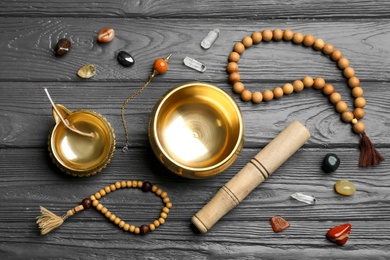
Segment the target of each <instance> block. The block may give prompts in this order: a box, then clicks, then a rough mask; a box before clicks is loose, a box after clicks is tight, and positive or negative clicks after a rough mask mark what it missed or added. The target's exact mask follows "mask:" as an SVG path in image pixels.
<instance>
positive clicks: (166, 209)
mask: <svg viewBox="0 0 390 260" xmlns="http://www.w3.org/2000/svg"><path fill="white" fill-rule="evenodd" d="M169 211H170V210H169V209H168V208H167V207H163V209H162V212H165V213H167V214H168V213H169Z"/></svg>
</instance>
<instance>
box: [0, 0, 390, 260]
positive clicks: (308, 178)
mask: <svg viewBox="0 0 390 260" xmlns="http://www.w3.org/2000/svg"><path fill="white" fill-rule="evenodd" d="M0 7H1V8H0V91H1V92H0V93H1V94H0V201H1V210H0V258H1V259H68V258H69V259H122V258H130V259H389V258H390V249H389V246H390V228H389V227H390V216H389V215H390V203H389V198H390V197H389V194H390V174H389V157H390V149H389V148H390V134H389V121H390V113H389V111H390V90H389V81H390V76H389V75H390V73H389V67H390V56H389V55H390V44H389V41H390V2H389V1H387V0H378V1H367V0H354V1H335V0H325V1H320V2H319V1H301V0H300V1H291V0H288V1H216V0H214V1H179V2H178V1H172V0H163V1H125V0H121V1H113V2H109V1H91V0H86V1H73V2H71V1H58V0H50V1H9V0H5V1H0ZM105 26H111V27H113V28H114V29H115V31H116V36H115V39H114V41H113V42H111V43H108V44H99V43H96V34H97V32H98V31H99V30H100V29H101V28H102V27H105ZM214 28H219V30H220V37H219V38H218V40H217V41H216V43H215V44H214V46H213V47H212V48H211V49H209V50H203V49H202V48H201V47H200V45H199V44H200V41H201V40H202V38H203V37H204V36H205V35H206V34H207V33H208V32H209V31H210V30H212V29H214ZM275 28H281V29H291V30H293V31H295V32H302V33H303V34H308V33H310V34H312V35H314V36H315V37H316V38H322V39H323V40H324V41H325V42H329V43H332V44H333V45H334V46H335V47H336V48H337V49H339V50H341V51H342V52H343V54H344V56H345V57H347V58H348V59H349V60H350V64H351V66H352V67H353V68H354V69H355V71H356V75H357V76H358V77H359V78H360V80H361V86H362V87H363V89H364V97H365V98H366V100H367V105H366V107H365V111H366V117H365V118H364V120H363V121H364V123H365V124H366V126H367V133H368V135H369V136H370V138H371V140H372V141H373V143H375V145H376V147H377V148H378V150H379V151H380V153H381V154H382V155H383V156H384V157H385V159H386V160H385V161H384V162H382V164H380V165H379V166H376V167H372V168H368V169H362V168H359V167H358V156H359V148H358V143H359V138H358V136H357V135H355V134H354V133H353V132H352V130H351V126H350V125H348V124H345V123H343V122H342V121H341V120H340V116H339V114H337V113H336V112H335V110H334V107H333V105H332V104H330V103H329V101H328V100H327V98H326V97H325V96H324V95H323V94H321V93H320V91H317V90H314V89H305V90H304V91H302V92H301V93H295V94H292V95H290V96H286V97H283V98H281V99H279V100H276V101H272V102H269V103H262V104H252V103H244V102H242V101H240V98H239V96H237V95H235V94H234V93H233V92H232V90H231V85H230V84H229V83H228V81H227V77H228V75H227V73H226V72H225V67H226V64H227V56H228V54H229V53H230V51H231V50H232V47H233V44H234V43H235V42H237V41H240V40H241V39H242V38H243V37H244V36H247V35H250V34H251V33H252V32H253V31H256V30H258V31H262V30H264V29H275ZM63 37H67V38H69V39H70V40H71V41H72V43H73V48H72V50H71V52H70V53H69V54H67V55H66V56H64V57H56V56H55V55H53V46H54V45H55V44H56V42H57V41H58V40H59V39H60V38H63ZM120 50H125V51H128V52H129V53H131V54H132V55H133V56H134V58H135V60H136V64H135V65H134V66H133V67H132V68H124V67H122V66H120V65H119V64H118V62H117V61H116V54H117V52H118V51H120ZM171 52H172V53H173V56H172V58H171V60H170V64H169V66H170V67H169V71H168V72H167V73H166V74H164V75H160V76H158V78H156V79H155V80H154V81H153V82H152V84H151V85H150V86H149V87H148V88H147V89H146V90H145V92H143V93H142V94H141V95H139V96H137V97H136V98H135V99H134V100H132V101H131V102H130V103H129V105H128V107H127V110H126V117H127V120H128V128H129V131H130V132H131V136H130V142H131V146H130V151H129V152H128V153H122V152H121V147H123V145H124V142H125V138H124V130H123V127H122V124H121V117H120V107H121V105H122V103H123V102H124V100H125V98H126V97H127V96H129V95H130V94H131V93H133V92H135V91H136V90H137V89H138V88H140V87H141V86H142V85H143V83H144V82H145V81H146V80H147V77H148V75H149V73H150V72H151V68H152V63H153V61H154V60H155V59H156V58H158V57H164V56H166V55H167V54H169V53H171ZM185 56H191V57H193V58H196V59H198V60H200V61H202V62H203V63H205V64H206V66H207V71H206V72H205V73H199V72H196V71H194V70H191V69H189V68H187V67H185V66H184V65H183V58H184V57H185ZM85 63H94V64H96V66H97V74H96V76H95V77H93V78H91V79H88V80H85V79H80V78H78V76H77V75H76V72H77V70H78V69H79V68H80V67H81V66H82V65H84V64H85ZM239 64H240V72H241V77H242V78H243V82H244V83H245V84H246V87H247V88H248V89H250V90H252V91H255V90H261V91H264V90H265V89H266V88H274V87H275V86H277V85H282V84H284V83H287V82H292V81H294V80H295V79H301V78H303V77H304V76H306V75H310V76H312V77H324V78H325V79H326V80H327V81H328V82H330V83H332V84H333V85H334V86H335V88H336V89H337V91H339V92H340V93H341V94H342V96H343V98H344V99H345V100H346V102H347V103H348V105H349V106H352V98H351V95H350V89H349V87H348V86H347V84H346V79H345V78H343V76H342V74H341V72H340V70H339V69H337V67H336V65H335V63H334V62H332V61H331V60H330V59H329V58H328V57H326V56H324V55H321V54H320V53H318V52H316V51H314V50H312V49H311V48H306V47H302V46H296V45H294V44H291V43H290V42H271V43H261V44H259V45H256V46H253V47H251V49H249V50H247V51H246V52H245V53H244V55H243V57H242V59H241V60H240V62H239ZM189 81H204V82H208V83H212V84H215V85H217V86H218V87H220V88H222V89H224V90H226V91H227V92H228V93H230V94H232V96H233V97H234V98H235V100H236V101H237V102H238V104H239V106H240V108H241V110H242V112H243V116H244V120H245V127H246V134H245V144H244V149H243V150H242V152H241V154H240V156H239V158H238V159H237V160H236V162H235V163H234V164H233V165H232V166H231V167H230V168H229V169H228V170H226V171H225V172H224V173H222V174H220V175H218V176H215V177H213V178H210V179H205V180H189V179H184V178H181V177H179V176H176V175H175V174H173V173H171V172H169V171H168V170H167V169H165V168H164V166H162V165H161V164H160V163H159V162H158V160H157V159H156V158H155V156H154V154H153V153H152V151H151V149H150V147H149V141H148V136H147V124H148V120H149V116H150V112H151V110H152V108H153V106H154V104H155V103H156V101H157V100H158V99H159V97H160V96H161V95H162V94H163V93H165V92H166V91H167V90H168V89H170V88H171V87H173V86H176V85H179V84H182V83H186V82H189ZM44 87H46V88H49V91H50V93H51V95H52V97H53V98H54V99H55V101H56V102H58V103H61V104H63V105H65V106H66V107H67V108H69V109H70V110H76V109H81V108H85V109H92V110H95V111H97V112H99V113H101V114H102V115H104V116H105V117H106V118H107V119H108V121H109V122H110V123H111V124H112V125H113V127H114V129H115V133H116V135H117V151H116V152H115V155H114V158H113V160H112V163H111V164H109V166H108V167H107V168H106V169H104V170H103V171H102V172H101V173H99V174H97V175H96V176H93V177H89V178H75V177H70V176H68V175H66V174H64V173H62V172H61V171H60V170H59V169H57V167H55V166H54V165H53V163H52V162H51V160H50V157H49V154H48V151H47V136H48V134H49V131H50V130H51V128H52V127H53V125H54V120H53V118H52V115H51V107H50V104H49V101H48V99H47V97H46V96H45V93H44V91H43V88H44ZM293 120H299V121H300V122H302V123H304V124H305V125H306V126H307V128H308V129H309V130H310V132H311V134H312V137H311V139H310V140H309V141H308V142H307V143H306V144H305V145H304V147H303V148H302V149H300V150H299V151H298V152H297V153H296V154H295V155H294V156H293V158H291V159H290V160H289V161H287V162H286V163H285V164H284V165H283V166H282V167H281V168H279V169H278V170H277V172H276V173H275V174H274V175H272V176H271V177H270V178H269V179H267V180H266V181H265V182H264V183H263V184H262V185H261V186H259V187H258V188H256V189H255V190H254V191H253V192H252V193H251V194H250V195H249V196H248V197H247V198H246V200H244V201H243V203H241V204H240V205H239V206H238V207H237V208H235V209H234V210H233V211H231V212H230V213H229V214H228V215H226V216H225V217H224V218H223V219H222V220H221V221H220V222H218V223H217V224H216V225H215V226H214V227H213V228H212V230H210V232H208V233H207V234H204V235H202V234H199V233H198V232H196V229H195V228H194V227H193V226H192V225H191V222H190V219H191V217H192V215H193V214H194V213H196V212H197V211H198V210H199V209H200V208H202V206H203V205H204V204H205V203H206V202H207V201H208V200H209V199H210V198H211V197H212V196H213V195H214V194H215V192H216V191H217V190H218V189H219V188H220V187H221V186H222V185H223V184H224V183H226V182H227V181H228V180H230V179H231V178H232V177H233V176H234V175H235V174H236V173H237V172H238V171H239V170H240V169H241V168H242V167H243V166H244V165H245V164H246V162H247V161H248V160H249V159H250V158H251V157H252V156H253V155H255V154H256V153H257V152H258V151H259V150H261V149H262V148H263V147H264V146H265V145H266V144H267V143H268V142H270V140H272V139H273V138H274V137H275V136H276V135H277V133H279V132H280V131H281V130H282V129H284V128H285V127H286V126H287V125H288V123H290V122H291V121H293ZM330 152H332V153H337V154H338V155H339V157H340V158H341V161H342V162H341V165H340V167H339V169H338V170H337V171H336V172H334V173H332V174H326V173H324V172H323V171H322V170H321V161H322V159H323V157H324V156H325V155H326V154H327V153H330ZM127 179H130V180H134V179H135V180H149V181H151V182H153V183H155V184H157V185H159V186H160V187H161V188H163V189H164V190H166V191H167V192H168V193H169V196H170V198H171V200H172V202H173V205H174V206H173V208H172V210H171V212H170V213H169V217H168V219H167V221H166V223H165V224H164V225H163V226H161V227H159V228H158V229H157V230H156V231H155V232H153V233H150V234H148V235H146V236H136V235H133V234H129V233H126V232H124V231H122V230H120V229H119V228H117V227H116V226H114V225H113V224H112V223H110V222H109V221H107V220H106V219H105V218H104V217H103V216H102V215H101V214H100V213H98V212H97V211H95V210H92V209H90V210H88V211H84V212H81V213H79V214H78V215H75V216H73V217H72V218H70V219H68V220H67V221H66V223H65V224H64V225H63V226H61V227H60V228H59V229H56V230H55V231H53V232H52V233H49V234H48V235H46V236H41V235H40V234H39V231H38V228H37V226H36V224H35V218H36V216H38V215H39V214H40V212H39V205H42V206H45V207H47V208H49V209H51V210H52V211H53V212H55V213H56V214H63V213H65V212H66V211H67V210H68V209H70V208H72V207H73V206H75V205H76V204H77V203H79V202H80V201H81V199H83V198H84V197H87V196H89V195H90V194H92V193H94V192H96V191H98V190H99V189H101V188H102V187H104V186H106V185H107V184H111V183H113V182H115V181H119V180H127ZM341 179H348V180H350V181H352V182H354V183H355V185H356V188H357V192H356V194H354V195H353V196H351V197H343V196H340V195H338V194H336V193H335V192H334V190H333V185H334V183H335V182H336V181H337V180H341ZM295 192H305V193H308V194H312V195H314V196H315V197H316V198H317V200H318V201H317V204H316V205H312V206H308V205H305V204H302V203H300V202H297V201H295V200H292V199H291V198H290V195H291V194H292V193H295ZM105 204H106V205H107V207H109V208H110V209H111V211H113V212H115V213H116V214H117V215H118V216H121V218H122V219H125V220H126V221H127V222H129V223H132V224H135V225H141V224H144V223H149V222H151V221H152V220H154V219H155V218H156V216H157V215H158V214H159V211H160V208H161V206H162V205H161V203H160V201H159V200H158V199H156V198H154V197H153V196H152V195H150V196H148V195H146V194H144V193H142V192H137V191H135V190H134V192H133V191H131V190H129V191H123V192H115V193H112V194H110V195H109V196H107V197H106V198H105ZM274 215H281V216H283V217H284V218H285V219H287V220H288V221H289V223H290V224H291V227H290V228H289V229H287V230H285V231H283V232H281V233H274V232H273V231H272V229H271V226H270V224H269V218H270V217H271V216H274ZM343 223H351V224H352V233H351V237H350V239H349V241H348V242H347V244H346V245H344V246H343V247H340V246H337V245H335V244H333V243H331V242H329V241H328V240H327V239H326V238H325V234H326V232H327V230H328V229H329V228H331V227H333V226H336V225H340V224H343Z"/></svg>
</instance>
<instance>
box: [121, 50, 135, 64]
mask: <svg viewBox="0 0 390 260" xmlns="http://www.w3.org/2000/svg"><path fill="white" fill-rule="evenodd" d="M117 60H118V62H119V63H120V64H121V65H123V66H125V67H131V66H133V65H134V63H135V60H134V58H133V57H132V56H131V55H130V54H128V53H127V52H125V51H120V52H118V55H117Z"/></svg>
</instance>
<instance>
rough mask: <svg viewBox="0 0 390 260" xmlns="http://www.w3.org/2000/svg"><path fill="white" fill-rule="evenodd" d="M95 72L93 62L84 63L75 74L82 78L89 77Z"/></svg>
mask: <svg viewBox="0 0 390 260" xmlns="http://www.w3.org/2000/svg"><path fill="white" fill-rule="evenodd" d="M95 74H96V67H95V65H94V64H85V65H84V66H82V67H81V68H80V69H79V71H78V72H77V75H78V76H79V77H80V78H83V79H89V78H91V77H93V76H95Z"/></svg>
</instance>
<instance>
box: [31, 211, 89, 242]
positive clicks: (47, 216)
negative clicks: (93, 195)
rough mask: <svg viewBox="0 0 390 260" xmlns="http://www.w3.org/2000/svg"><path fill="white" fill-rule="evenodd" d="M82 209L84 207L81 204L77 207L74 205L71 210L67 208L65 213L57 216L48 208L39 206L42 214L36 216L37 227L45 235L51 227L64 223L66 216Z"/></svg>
mask: <svg viewBox="0 0 390 260" xmlns="http://www.w3.org/2000/svg"><path fill="white" fill-rule="evenodd" d="M83 209H84V207H83V206H82V205H79V206H77V207H74V208H73V209H71V210H68V212H66V214H65V215H63V216H62V217H60V216H57V215H56V214H54V213H53V212H51V211H50V210H48V209H46V208H44V207H42V206H41V213H42V215H41V216H39V217H37V224H38V226H39V228H40V229H41V235H46V234H47V233H49V232H50V231H52V230H53V229H56V228H58V227H59V226H61V225H62V223H64V221H65V220H66V219H67V218H68V217H70V216H72V215H73V214H75V213H77V212H79V211H81V210H83Z"/></svg>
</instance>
